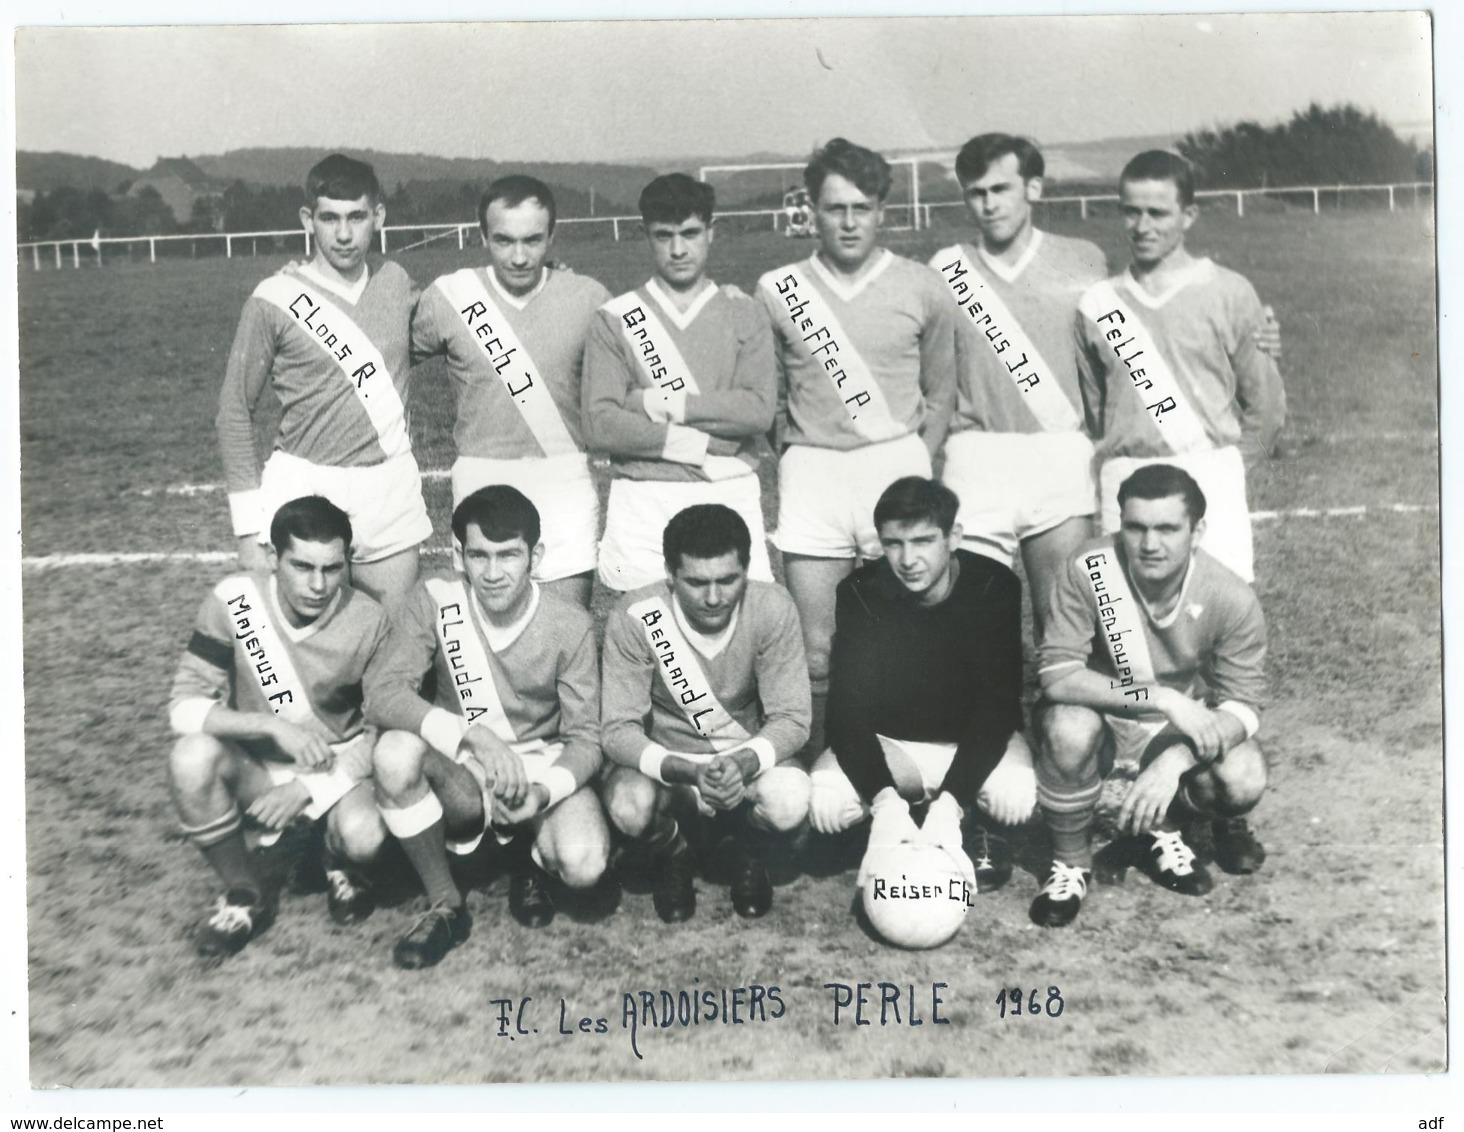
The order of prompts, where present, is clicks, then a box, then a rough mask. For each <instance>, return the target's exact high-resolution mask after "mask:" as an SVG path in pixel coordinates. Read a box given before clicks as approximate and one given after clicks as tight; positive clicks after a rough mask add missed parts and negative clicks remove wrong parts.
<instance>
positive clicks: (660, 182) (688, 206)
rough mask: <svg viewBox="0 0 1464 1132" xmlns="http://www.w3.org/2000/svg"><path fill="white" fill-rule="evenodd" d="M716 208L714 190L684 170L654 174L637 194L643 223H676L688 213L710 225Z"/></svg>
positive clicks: (687, 216) (689, 215)
mask: <svg viewBox="0 0 1464 1132" xmlns="http://www.w3.org/2000/svg"><path fill="white" fill-rule="evenodd" d="M716 207H717V190H716V189H714V188H712V186H711V185H709V184H707V183H706V182H705V181H697V180H694V179H692V178H691V177H688V176H687V175H686V174H685V173H666V174H664V175H663V176H660V177H657V178H656V179H655V180H654V181H652V182H651V183H650V184H649V185H647V186H646V187H645V188H643V189H642V190H641V195H640V214H641V220H642V221H643V222H644V223H646V224H680V223H681V222H682V221H683V220H686V219H688V218H689V217H692V216H695V217H696V218H697V219H698V220H700V221H701V222H702V223H703V224H710V223H711V222H712V210H713V209H714V208H716Z"/></svg>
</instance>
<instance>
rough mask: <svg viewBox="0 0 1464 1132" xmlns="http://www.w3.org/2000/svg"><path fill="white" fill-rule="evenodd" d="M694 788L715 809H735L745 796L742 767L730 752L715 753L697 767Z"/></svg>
mask: <svg viewBox="0 0 1464 1132" xmlns="http://www.w3.org/2000/svg"><path fill="white" fill-rule="evenodd" d="M696 788H697V790H698V791H700V793H701V796H702V799H703V800H704V801H705V802H706V803H707V804H708V805H710V806H711V807H712V808H713V809H715V810H732V809H736V808H737V807H738V806H740V805H741V804H742V802H743V799H745V798H746V797H747V783H746V782H745V781H743V778H742V768H741V767H740V766H738V765H737V760H736V759H734V758H733V757H732V755H731V754H730V753H726V754H720V755H717V756H716V757H715V758H713V759H709V760H707V761H706V762H704V763H702V764H701V765H699V766H698V767H697V770H696Z"/></svg>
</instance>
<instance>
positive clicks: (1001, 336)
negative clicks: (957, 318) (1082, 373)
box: [940, 257, 1042, 393]
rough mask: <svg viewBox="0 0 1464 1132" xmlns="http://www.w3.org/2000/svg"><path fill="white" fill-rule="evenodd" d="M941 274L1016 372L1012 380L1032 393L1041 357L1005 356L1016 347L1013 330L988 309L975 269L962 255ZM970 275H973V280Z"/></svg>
mask: <svg viewBox="0 0 1464 1132" xmlns="http://www.w3.org/2000/svg"><path fill="white" fill-rule="evenodd" d="M940 273H941V275H942V276H943V277H944V278H945V281H946V286H947V287H948V288H950V292H951V296H952V297H953V298H954V299H955V300H956V305H957V306H958V307H960V308H961V309H962V310H963V311H965V312H966V314H967V315H968V316H969V317H970V319H971V320H972V322H973V323H974V324H975V326H976V328H977V329H978V330H980V331H981V333H982V335H983V336H984V337H985V338H986V341H987V344H988V345H989V346H990V347H991V350H992V352H993V353H994V354H996V356H997V357H998V358H999V359H1000V360H1001V363H1002V365H1004V366H1005V367H1006V371H1007V373H1009V374H1011V375H1012V380H1013V381H1015V382H1016V383H1017V385H1019V386H1021V387H1022V391H1023V392H1024V393H1025V392H1030V391H1031V389H1032V388H1033V386H1036V385H1040V384H1041V383H1042V376H1041V375H1040V374H1039V373H1038V372H1037V371H1036V368H1035V367H1036V365H1037V360H1036V359H1035V358H1030V357H1028V356H1027V353H1026V352H1025V351H1023V352H1022V356H1021V357H1019V358H1012V359H1007V358H1003V357H1002V355H1003V354H1005V353H1006V352H1007V351H1008V350H1010V349H1011V348H1012V343H1011V333H1012V332H1011V330H1010V329H1009V328H1007V327H1006V326H1005V325H1003V322H1004V320H998V317H997V312H995V311H993V310H990V309H988V307H987V305H986V304H985V303H983V302H982V301H981V296H980V291H982V290H984V289H985V288H984V287H983V286H982V283H981V280H980V277H979V276H975V275H972V274H971V270H970V269H969V268H968V267H967V266H966V264H965V261H964V260H963V259H961V258H960V257H957V258H956V259H955V260H953V261H952V262H950V263H948V264H946V265H945V266H944V267H942V268H941V269H940ZM967 276H970V280H969V281H968V280H967ZM1023 371H1026V372H1023Z"/></svg>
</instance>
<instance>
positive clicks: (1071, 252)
mask: <svg viewBox="0 0 1464 1132" xmlns="http://www.w3.org/2000/svg"><path fill="white" fill-rule="evenodd" d="M930 266H931V267H932V268H933V269H934V270H935V272H936V273H937V274H938V275H939V276H940V278H941V280H942V282H944V283H945V285H946V289H947V290H948V291H949V292H950V294H951V297H952V299H953V300H954V302H955V303H956V307H957V309H958V310H959V312H960V313H959V315H958V317H957V319H956V373H957V383H956V409H955V413H954V414H953V415H952V417H951V431H952V432H953V433H954V432H961V431H964V430H966V429H979V430H980V431H982V432H1003V433H1029V432H1073V431H1077V430H1079V429H1081V428H1082V427H1083V417H1082V413H1083V401H1082V392H1081V390H1080V388H1079V384H1078V363H1077V356H1076V352H1075V349H1074V346H1073V333H1072V328H1073V315H1074V313H1075V312H1076V311H1077V307H1078V299H1079V298H1080V297H1081V295H1082V294H1083V292H1084V290H1086V289H1087V288H1088V287H1089V286H1090V285H1092V284H1093V283H1096V282H1098V281H1099V280H1101V279H1102V278H1103V277H1104V275H1105V274H1106V272H1105V270H1104V260H1103V253H1102V252H1101V251H1099V250H1098V248H1097V247H1096V246H1094V245H1093V244H1090V243H1089V242H1088V241H1086V240H1075V239H1071V238H1069V237H1066V236H1055V235H1053V234H1051V233H1049V232H1040V231H1034V232H1033V233H1032V239H1031V241H1030V242H1029V243H1028V245H1027V247H1026V248H1025V249H1024V250H1023V252H1022V255H1021V256H1020V257H1019V258H1018V260H1017V261H1016V262H1015V263H1013V264H1011V265H1007V264H1004V263H1001V262H999V261H997V260H995V259H992V258H990V257H988V256H986V255H985V254H983V253H982V252H981V251H980V250H979V249H978V248H976V247H975V246H974V245H972V244H969V243H966V244H956V245H953V246H951V247H948V248H943V249H941V250H940V251H938V252H936V253H935V255H934V256H932V257H931V259H930Z"/></svg>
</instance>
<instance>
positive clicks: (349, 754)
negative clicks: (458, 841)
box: [168, 496, 386, 959]
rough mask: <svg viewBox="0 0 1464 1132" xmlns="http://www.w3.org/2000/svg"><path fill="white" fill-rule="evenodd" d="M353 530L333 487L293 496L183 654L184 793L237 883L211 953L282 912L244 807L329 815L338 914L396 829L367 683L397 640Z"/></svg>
mask: <svg viewBox="0 0 1464 1132" xmlns="http://www.w3.org/2000/svg"><path fill="white" fill-rule="evenodd" d="M351 535H352V532H351V521H350V519H349V518H347V516H346V514H345V512H344V511H342V510H341V509H340V508H338V507H336V506H335V505H334V504H332V503H331V502H330V501H329V500H327V499H324V498H322V497H320V496H307V497H305V498H302V499H295V500H292V501H291V502H289V503H286V504H285V505H284V506H283V507H281V508H280V509H279V511H278V512H276V513H275V515H274V516H273V520H272V522H271V524H270V535H269V538H270V544H269V547H268V549H267V550H266V552H265V557H266V561H267V563H268V565H267V567H266V568H265V569H263V570H256V571H251V572H249V573H245V574H234V575H231V576H230V577H227V578H225V579H224V580H223V581H221V582H219V583H218V584H217V585H216V586H214V588H213V590H212V592H211V593H210V594H209V595H208V597H206V598H204V601H203V605H202V606H201V607H200V609H199V611H198V620H197V622H196V623H195V625H194V630H193V636H192V637H191V638H190V639H189V642H188V649H187V651H186V652H185V653H184V654H183V659H182V660H181V661H180V662H179V665H178V673H177V676H176V677H174V680H173V695H172V703H171V706H170V708H169V720H170V722H171V723H172V727H173V730H174V731H175V732H177V733H178V734H179V735H180V736H181V738H179V740H178V742H177V743H176V744H175V745H174V747H173V753H172V758H171V759H170V761H169V764H168V777H169V781H170V783H171V785H172V791H173V803H174V805H175V806H176V807H177V809H178V816H179V818H180V820H181V821H182V824H183V832H184V833H185V834H186V835H187V836H188V839H189V840H190V841H192V842H193V844H194V845H196V846H198V848H199V850H200V851H202V853H203V855H204V857H205V858H206V859H207V861H208V863H209V864H210V865H212V866H213V869H214V871H215V872H216V873H217V874H218V877H219V882H220V883H221V884H222V885H223V888H224V894H223V895H222V896H220V897H219V899H218V905H217V907H216V908H215V909H214V911H213V913H212V914H211V915H210V916H209V917H208V918H207V919H206V920H205V921H204V922H203V924H202V925H200V927H199V929H198V932H197V934H196V936H195V940H194V942H195V945H196V947H197V949H198V953H199V954H200V955H201V956H203V957H205V958H208V959H217V958H222V957H224V956H226V955H231V954H233V953H234V952H236V951H238V950H239V949H240V948H242V947H243V946H244V945H245V944H246V943H248V942H249V940H250V939H252V938H253V937H254V936H255V935H257V934H258V933H259V932H260V931H262V930H263V929H264V927H265V926H266V925H267V923H268V920H269V919H270V917H271V916H272V914H273V907H274V900H273V894H271V893H268V892H266V891H265V886H264V884H263V883H262V881H261V878H260V877H259V874H258V872H257V870H256V869H255V866H254V862H253V859H252V856H251V854H250V851H249V848H248V846H247V844H246V843H245V840H244V819H245V817H246V816H247V817H248V818H249V819H250V820H251V821H252V822H253V823H254V824H255V825H257V826H258V827H261V828H262V829H264V830H265V831H267V835H268V834H274V835H278V833H279V831H281V830H283V829H284V828H285V827H286V826H287V825H289V824H290V823H291V822H292V821H294V820H295V819H296V818H297V817H299V816H300V815H302V814H303V815H305V816H306V817H308V818H312V819H316V818H320V817H321V816H322V815H323V816H324V817H325V822H326V834H325V844H326V861H325V865H326V879H327V881H328V883H329V890H330V895H329V909H330V915H331V918H332V919H333V920H335V921H336V922H337V923H341V924H347V923H354V922H356V921H357V920H361V919H364V918H365V917H366V916H368V915H370V913H371V910H372V908H373V906H374V900H373V897H372V894H371V888H370V884H369V882H368V880H367V879H366V877H365V876H363V874H362V872H361V870H362V869H365V868H369V866H370V865H371V863H372V862H373V861H374V860H375V859H376V856H377V854H378V852H379V851H380V849H381V846H382V843H383V842H384V840H385V838H386V830H385V828H384V827H383V825H382V821H381V817H380V815H379V814H378V813H377V809H376V802H375V799H374V797H373V794H372V790H371V782H370V778H371V753H372V747H373V745H374V744H375V742H376V731H375V729H374V728H372V727H369V726H367V725H366V723H365V721H364V719H363V717H362V712H361V700H362V692H361V682H362V678H363V676H364V675H365V673H366V672H367V671H368V670H369V669H370V668H371V667H372V666H374V665H376V664H378V663H380V661H381V657H382V655H383V653H384V650H385V641H386V615H385V613H384V612H383V611H382V609H381V607H380V606H379V605H377V604H376V602H374V601H373V600H372V599H371V598H369V597H367V596H366V595H365V594H364V593H361V592H359V591H357V590H353V589H352V588H351V587H350V586H348V585H347V584H346V562H347V556H348V554H349V553H350V548H351ZM241 806H242V807H243V808H244V812H243V813H241V812H240V807H241Z"/></svg>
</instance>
